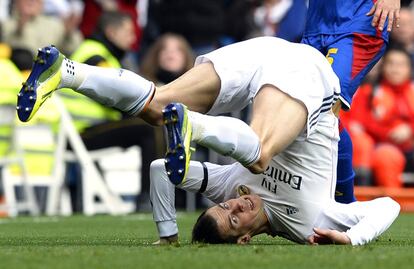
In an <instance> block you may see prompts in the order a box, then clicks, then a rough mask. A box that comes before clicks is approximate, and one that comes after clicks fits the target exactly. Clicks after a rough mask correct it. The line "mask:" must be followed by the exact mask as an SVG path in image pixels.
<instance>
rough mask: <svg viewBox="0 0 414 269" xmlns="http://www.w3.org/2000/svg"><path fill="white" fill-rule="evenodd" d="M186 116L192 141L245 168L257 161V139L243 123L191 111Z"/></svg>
mask: <svg viewBox="0 0 414 269" xmlns="http://www.w3.org/2000/svg"><path fill="white" fill-rule="evenodd" d="M188 115H189V119H190V121H191V123H192V126H193V133H192V140H193V141H195V142H197V143H198V144H200V145H202V146H205V147H208V148H210V149H213V150H214V151H216V152H218V153H220V154H222V155H224V156H230V157H232V158H234V159H235V160H237V161H239V162H240V163H241V164H243V165H244V166H246V167H247V166H249V165H251V164H253V163H255V162H256V161H257V160H258V159H259V157H260V142H259V138H258V136H257V135H256V133H255V132H253V130H252V129H251V128H250V127H249V126H248V125H247V124H246V123H244V122H243V121H241V120H239V119H236V118H231V117H222V116H221V117H214V116H208V115H203V114H200V113H197V112H193V111H189V113H188Z"/></svg>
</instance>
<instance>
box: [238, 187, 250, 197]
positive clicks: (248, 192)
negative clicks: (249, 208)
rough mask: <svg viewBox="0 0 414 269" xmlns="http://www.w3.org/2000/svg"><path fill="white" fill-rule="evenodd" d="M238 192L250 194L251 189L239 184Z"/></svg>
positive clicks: (241, 194)
mask: <svg viewBox="0 0 414 269" xmlns="http://www.w3.org/2000/svg"><path fill="white" fill-rule="evenodd" d="M237 193H238V194H239V195H240V196H243V195H248V194H250V189H249V188H248V187H247V186H246V185H239V186H237Z"/></svg>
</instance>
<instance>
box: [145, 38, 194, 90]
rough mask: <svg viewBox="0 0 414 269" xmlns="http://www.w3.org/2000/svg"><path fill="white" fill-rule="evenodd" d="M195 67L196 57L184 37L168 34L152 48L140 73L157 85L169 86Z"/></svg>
mask: <svg viewBox="0 0 414 269" xmlns="http://www.w3.org/2000/svg"><path fill="white" fill-rule="evenodd" d="M193 65H194V55H193V53H192V51H191V47H190V45H189V44H188V42H187V41H186V40H185V39H184V37H182V36H180V35H177V34H171V33H167V34H164V35H162V36H160V37H159V39H158V40H157V41H156V42H155V43H154V44H153V46H151V47H150V49H149V50H148V51H147V54H146V55H145V56H144V58H143V59H142V62H141V67H140V73H141V75H142V76H143V77H145V78H146V79H148V80H151V81H154V82H156V83H157V84H167V83H169V82H171V81H173V80H175V79H176V78H178V77H179V76H181V75H182V74H184V73H185V72H186V71H188V70H189V69H190V68H191V67H192V66H193Z"/></svg>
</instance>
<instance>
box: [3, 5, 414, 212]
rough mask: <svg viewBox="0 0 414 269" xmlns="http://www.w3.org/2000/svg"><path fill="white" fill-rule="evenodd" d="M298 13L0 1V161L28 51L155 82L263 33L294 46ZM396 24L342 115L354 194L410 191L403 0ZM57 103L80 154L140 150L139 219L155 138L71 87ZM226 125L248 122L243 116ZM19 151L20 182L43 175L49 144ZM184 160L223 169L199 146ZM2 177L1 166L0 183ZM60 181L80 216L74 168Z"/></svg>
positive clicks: (411, 88) (413, 41) (412, 168)
mask: <svg viewBox="0 0 414 269" xmlns="http://www.w3.org/2000/svg"><path fill="white" fill-rule="evenodd" d="M306 11H307V1H306V0H208V1H196V0H84V1H80V0H0V118H3V120H0V159H1V158H6V157H7V156H8V155H9V154H12V153H11V152H13V148H12V147H13V143H11V141H12V140H13V134H14V133H13V128H15V125H19V124H21V123H18V122H17V121H15V122H14V123H13V124H12V125H10V124H6V123H4V122H5V120H4V119H5V115H6V114H5V113H7V111H9V108H10V107H13V109H14V106H15V104H16V94H17V92H18V91H19V90H20V87H21V82H22V81H24V80H25V79H26V78H27V76H28V74H29V72H30V69H31V65H32V60H33V57H34V56H35V55H36V51H37V49H38V48H39V47H43V46H46V45H50V44H53V45H55V46H56V47H58V48H59V49H60V50H61V51H62V52H63V53H64V54H65V55H66V56H68V57H69V58H71V59H73V60H76V61H79V62H84V63H87V64H90V65H96V66H107V67H116V68H119V67H122V68H126V69H129V70H132V71H134V72H137V73H138V74H140V75H142V76H143V77H145V78H147V79H149V80H152V81H154V82H155V83H156V84H158V85H161V84H166V83H169V82H171V81H172V80H174V79H176V78H177V77H178V76H180V75H181V74H183V73H184V72H186V71H187V70H189V69H190V68H191V67H192V65H193V62H194V59H195V57H196V56H197V55H200V54H203V53H207V52H209V51H212V50H214V49H217V48H219V47H221V46H225V45H228V44H231V43H234V42H238V41H242V40H246V39H248V38H252V37H257V36H264V35H266V36H277V37H280V38H284V39H286V40H289V41H292V42H300V40H301V35H302V32H303V30H304V27H305V16H306ZM400 16H401V19H400V27H399V28H394V30H393V32H392V35H391V41H390V44H389V49H388V51H387V52H386V54H385V56H384V57H383V59H382V60H381V61H380V63H378V64H377V65H376V66H375V68H374V69H373V70H372V72H371V73H370V74H369V75H368V76H367V78H366V80H365V81H364V83H363V85H362V86H361V88H360V90H359V91H358V93H357V95H356V96H355V98H354V103H353V105H352V109H351V110H350V111H349V112H343V113H342V115H341V121H342V123H343V124H344V126H346V127H347V128H348V130H350V133H351V136H352V140H353V144H354V160H353V164H354V168H355V171H356V175H357V176H356V184H357V185H367V186H386V187H396V188H402V187H404V186H408V185H410V184H412V183H413V182H414V181H413V178H414V176H413V175H414V84H413V78H414V77H413V76H414V68H413V61H414V5H413V4H411V1H404V0H403V1H402V8H401V12H400ZM240 57H243V56H242V55H241V56H240ZM60 96H61V98H62V100H63V102H64V104H65V106H66V109H67V111H68V112H69V113H70V115H71V116H72V119H73V123H74V125H75V127H76V129H77V131H78V132H79V134H80V137H81V138H82V140H83V142H84V144H85V146H86V147H87V148H88V150H91V151H92V150H96V149H102V148H107V147H113V146H117V147H122V148H128V147H131V146H139V148H140V151H139V154H140V160H141V165H140V168H139V169H140V171H139V173H140V181H141V191H140V194H139V195H138V196H136V197H135V198H134V199H136V205H137V207H136V210H137V211H148V210H149V209H150V205H149V164H150V162H151V161H152V160H154V159H156V158H159V157H162V156H163V153H164V142H163V133H162V130H160V129H159V128H153V127H150V126H148V125H146V124H144V123H143V122H142V121H141V120H139V119H135V118H128V117H126V116H125V115H123V114H122V113H120V112H119V111H116V110H113V109H109V108H105V107H103V106H101V105H99V104H97V103H95V102H93V101H92V100H90V99H88V98H86V97H84V96H81V95H79V94H77V93H75V92H73V91H71V90H63V91H61V94H60ZM13 111H14V110H13ZM42 111H45V110H42ZM233 116H237V117H240V118H241V119H243V120H246V121H248V120H249V109H245V110H244V111H242V112H240V113H237V114H236V115H233ZM59 120H60V118H59V115H58V113H57V112H55V111H54V110H53V109H52V108H50V109H47V111H45V113H39V115H38V116H37V117H36V118H35V119H34V120H33V121H32V122H30V123H29V125H44V124H48V125H49V126H51V129H52V130H53V131H54V132H55V134H56V133H57V130H58V127H57V126H58V125H59ZM29 136H30V135H29ZM29 140H30V139H29ZM24 147H25V148H24V154H25V160H26V161H27V162H28V170H29V174H33V175H35V174H42V173H50V171H51V170H52V167H53V151H54V150H55V147H53V145H52V146H50V147H45V146H42V147H41V148H40V149H39V144H38V143H36V142H34V145H30V143H28V145H25V146H24ZM67 149H68V150H69V151H70V150H71V147H70V145H68V146H67ZM194 158H195V159H197V160H201V161H214V162H219V163H223V164H224V163H228V162H231V161H232V160H229V159H227V158H224V157H222V156H218V155H217V154H214V153H212V152H209V151H208V150H206V149H201V148H200V149H199V150H198V151H197V153H196V154H195V156H194ZM1 174H2V173H1V166H0V181H1V178H2V176H1ZM65 182H66V185H67V186H68V188H69V189H70V194H71V197H72V198H73V199H72V207H73V210H74V211H75V212H76V211H82V201H81V199H80V197H81V192H82V188H81V186H82V185H81V184H80V182H82V173H81V169H80V168H79V164H78V163H77V162H76V161H73V162H69V163H67V169H66V176H65ZM1 185H2V184H1V182H0V203H1V202H2V199H4V198H1V197H3V195H2V187H1ZM176 198H177V206H178V207H183V206H184V203H185V199H186V197H185V195H183V194H182V193H180V192H179V191H177V196H176ZM198 203H199V204H200V206H202V204H203V201H198Z"/></svg>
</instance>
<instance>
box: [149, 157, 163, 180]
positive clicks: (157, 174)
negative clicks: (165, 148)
mask: <svg viewBox="0 0 414 269" xmlns="http://www.w3.org/2000/svg"><path fill="white" fill-rule="evenodd" d="M166 175H167V173H166V172H165V165H164V159H157V160H155V161H152V162H151V165H150V180H151V182H153V181H154V180H155V179H159V178H165V177H166Z"/></svg>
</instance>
